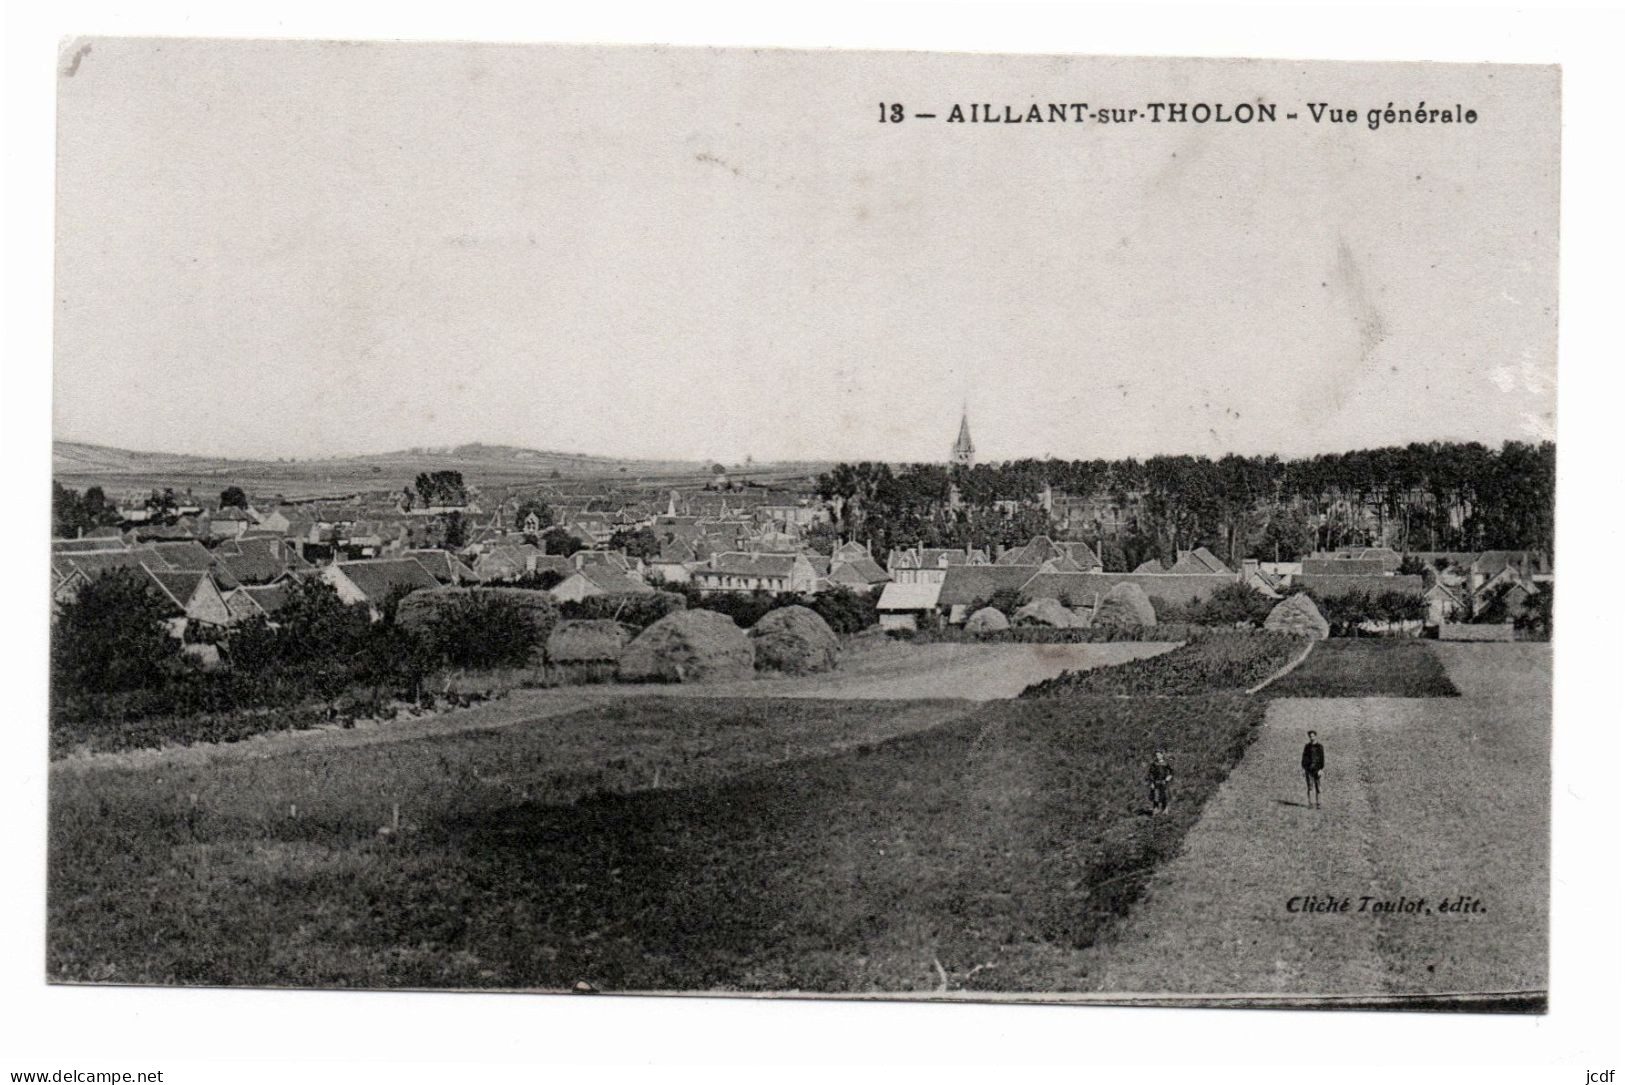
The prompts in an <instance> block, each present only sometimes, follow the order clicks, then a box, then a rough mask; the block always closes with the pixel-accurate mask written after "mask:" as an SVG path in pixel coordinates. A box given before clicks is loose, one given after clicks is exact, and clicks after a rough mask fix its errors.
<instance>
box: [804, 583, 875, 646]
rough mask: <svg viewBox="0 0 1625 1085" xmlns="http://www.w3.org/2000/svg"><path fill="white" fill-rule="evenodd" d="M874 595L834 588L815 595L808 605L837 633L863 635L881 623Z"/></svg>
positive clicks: (849, 589)
mask: <svg viewBox="0 0 1625 1085" xmlns="http://www.w3.org/2000/svg"><path fill="white" fill-rule="evenodd" d="M876 602H877V600H876V599H875V597H874V596H873V595H870V594H866V593H863V592H855V591H853V590H852V589H851V588H833V589H831V590H830V591H826V592H820V593H819V594H818V595H815V596H814V597H813V599H812V602H811V603H809V604H807V605H808V606H810V607H811V608H812V611H813V613H814V614H817V615H818V616H819V617H820V618H822V619H824V621H826V622H828V623H829V627H830V628H831V629H833V630H834V631H835V632H837V633H840V634H842V635H844V636H850V635H851V634H853V633H861V632H863V631H864V630H865V629H868V628H870V627H871V626H873V625H875V624H876V623H878V622H879V621H880V612H879V611H878V610H876V609H875V604H876Z"/></svg>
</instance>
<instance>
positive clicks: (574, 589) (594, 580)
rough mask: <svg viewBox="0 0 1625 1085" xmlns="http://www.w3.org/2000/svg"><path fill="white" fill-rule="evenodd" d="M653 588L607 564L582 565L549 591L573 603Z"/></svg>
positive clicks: (650, 590)
mask: <svg viewBox="0 0 1625 1085" xmlns="http://www.w3.org/2000/svg"><path fill="white" fill-rule="evenodd" d="M654 590H655V589H653V588H651V587H650V586H649V585H647V584H645V583H644V582H643V581H641V580H638V579H636V578H635V577H631V576H628V575H627V574H626V573H624V572H621V571H620V570H618V569H616V568H614V567H612V566H609V565H583V566H581V567H580V568H578V569H576V570H575V571H574V572H572V573H570V574H568V575H567V576H566V577H565V578H564V579H563V580H561V581H559V583H558V584H556V585H554V586H553V588H552V590H551V591H550V592H549V594H550V595H552V596H553V598H554V599H557V600H558V601H559V602H561V603H575V602H580V601H581V600H582V599H586V598H588V597H589V596H594V595H643V594H648V593H650V592H653V591H654Z"/></svg>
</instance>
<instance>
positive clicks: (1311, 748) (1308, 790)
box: [1303, 731, 1326, 810]
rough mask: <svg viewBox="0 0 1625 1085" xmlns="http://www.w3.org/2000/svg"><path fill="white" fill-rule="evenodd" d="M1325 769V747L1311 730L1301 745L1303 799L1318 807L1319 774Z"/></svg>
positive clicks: (1308, 803)
mask: <svg viewBox="0 0 1625 1085" xmlns="http://www.w3.org/2000/svg"><path fill="white" fill-rule="evenodd" d="M1325 771H1326V749H1325V747H1323V746H1322V745H1321V744H1320V739H1318V738H1316V737H1315V733H1314V732H1313V731H1310V732H1309V741H1308V742H1306V743H1305V744H1304V747H1303V801H1304V802H1305V803H1306V804H1307V805H1309V806H1312V807H1314V808H1315V809H1317V810H1318V809H1320V774H1321V773H1322V772H1325Z"/></svg>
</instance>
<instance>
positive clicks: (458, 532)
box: [434, 511, 468, 550]
mask: <svg viewBox="0 0 1625 1085" xmlns="http://www.w3.org/2000/svg"><path fill="white" fill-rule="evenodd" d="M434 519H435V525H436V528H437V529H438V534H439V537H440V538H439V541H438V542H437V543H436V544H435V545H436V546H437V547H438V548H439V549H441V550H461V549H462V548H463V547H464V546H466V545H468V522H467V521H466V520H464V519H463V514H462V513H460V512H456V511H452V512H443V513H441V514H440V515H439V516H436V517H435V518H434Z"/></svg>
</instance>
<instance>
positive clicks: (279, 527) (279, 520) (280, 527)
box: [256, 507, 293, 538]
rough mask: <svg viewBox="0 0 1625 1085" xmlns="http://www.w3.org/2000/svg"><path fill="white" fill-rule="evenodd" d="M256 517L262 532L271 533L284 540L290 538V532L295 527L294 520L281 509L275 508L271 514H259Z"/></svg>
mask: <svg viewBox="0 0 1625 1085" xmlns="http://www.w3.org/2000/svg"><path fill="white" fill-rule="evenodd" d="M256 516H257V519H258V523H259V527H260V529H261V530H262V531H269V532H271V533H273V534H276V535H280V536H282V537H283V538H287V537H288V530H289V529H290V528H291V527H292V526H293V520H292V518H291V517H290V516H289V514H288V513H286V512H283V511H282V509H281V508H280V507H278V508H274V509H272V510H271V511H270V512H262V513H257V514H256Z"/></svg>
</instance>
